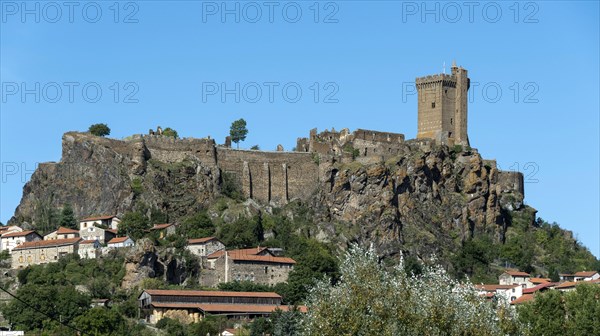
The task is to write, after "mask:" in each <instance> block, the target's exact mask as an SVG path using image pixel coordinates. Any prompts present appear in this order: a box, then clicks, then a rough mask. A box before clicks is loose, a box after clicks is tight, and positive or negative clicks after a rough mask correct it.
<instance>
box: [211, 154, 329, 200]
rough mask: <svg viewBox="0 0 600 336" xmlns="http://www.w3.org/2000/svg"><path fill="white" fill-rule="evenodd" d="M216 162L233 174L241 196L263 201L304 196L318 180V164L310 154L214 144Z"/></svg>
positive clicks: (307, 195) (305, 197)
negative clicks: (240, 148)
mask: <svg viewBox="0 0 600 336" xmlns="http://www.w3.org/2000/svg"><path fill="white" fill-rule="evenodd" d="M217 164H218V167H219V168H220V169H221V170H222V171H224V172H227V173H229V174H231V175H232V176H233V177H234V179H235V180H236V181H237V183H238V184H239V185H240V186H241V187H242V191H243V194H244V197H247V198H252V199H255V200H257V201H259V202H263V203H271V202H273V203H276V204H285V203H287V202H288V201H289V200H292V199H295V198H299V199H307V198H308V197H309V196H310V195H311V194H312V193H313V192H314V190H316V188H317V185H318V182H319V174H318V166H317V164H316V163H315V162H314V159H313V157H312V155H311V154H310V153H301V152H263V151H253V150H235V149H229V148H224V147H217Z"/></svg>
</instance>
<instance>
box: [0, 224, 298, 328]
mask: <svg viewBox="0 0 600 336" xmlns="http://www.w3.org/2000/svg"><path fill="white" fill-rule="evenodd" d="M119 223H120V220H119V218H118V217H116V216H101V217H92V218H85V219H82V220H81V221H80V222H79V230H73V229H68V228H64V227H60V228H58V229H57V230H55V231H52V232H50V233H48V234H46V235H44V236H41V235H40V234H38V233H37V232H35V231H31V230H23V229H22V228H20V227H18V226H6V227H0V250H7V251H8V252H9V253H10V254H11V259H12V267H13V268H15V269H18V268H23V267H27V266H29V265H34V264H44V263H50V262H56V261H57V260H58V259H60V258H61V257H63V256H65V255H68V254H72V253H76V254H78V255H79V256H80V257H81V258H98V257H99V256H101V255H102V254H103V253H105V252H106V251H107V250H109V249H112V248H120V247H129V246H134V242H133V240H131V239H130V238H128V237H118V236H117V235H118V228H119ZM176 228H177V226H176V224H157V225H154V227H152V228H151V229H150V230H149V231H151V232H156V233H157V237H158V238H159V239H162V238H165V237H166V236H168V235H172V234H174V233H175V232H176ZM186 249H187V250H188V251H190V252H191V253H192V254H194V255H196V256H198V257H199V259H200V260H201V261H200V262H201V267H202V272H201V276H200V284H201V285H202V286H206V287H213V288H214V287H217V286H218V285H219V284H220V283H224V282H231V281H251V282H254V283H256V284H262V285H270V286H272V285H276V284H278V283H281V282H286V281H287V279H288V276H289V273H290V271H292V270H293V268H294V265H295V264H296V261H295V260H294V259H292V258H288V257H284V256H282V254H283V250H282V249H279V248H267V247H260V246H257V247H253V248H247V249H236V250H227V249H226V246H225V244H223V243H222V242H221V241H220V240H219V239H217V238H216V237H202V238H197V239H189V240H188V241H187V245H186ZM138 299H139V303H140V308H141V311H142V313H143V315H144V317H145V318H146V320H147V321H148V322H150V323H156V322H157V321H158V320H160V319H162V318H164V317H171V318H177V319H179V320H181V321H182V322H197V321H198V320H199V319H201V318H202V317H204V316H205V315H206V314H218V315H222V316H227V317H228V318H232V319H253V318H255V317H261V316H269V315H270V314H272V313H273V312H275V311H276V310H283V311H285V310H287V309H288V307H287V306H285V305H282V304H281V299H282V298H281V296H280V295H278V294H277V293H273V292H267V293H265V292H257V293H252V292H225V291H189V290H151V289H148V290H145V291H144V292H143V293H142V294H141V295H140V296H139V298H138ZM305 309H306V308H305V307H300V310H301V311H304V310H305Z"/></svg>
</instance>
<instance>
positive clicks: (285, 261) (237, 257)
mask: <svg viewBox="0 0 600 336" xmlns="http://www.w3.org/2000/svg"><path fill="white" fill-rule="evenodd" d="M229 257H230V258H231V259H232V260H239V261H259V262H266V263H277V264H295V263H296V261H295V260H294V259H292V258H285V257H273V256H259V255H247V254H235V255H230V256H229Z"/></svg>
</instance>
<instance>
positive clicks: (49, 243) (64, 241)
mask: <svg viewBox="0 0 600 336" xmlns="http://www.w3.org/2000/svg"><path fill="white" fill-rule="evenodd" d="M80 240H81V238H79V237H76V238H67V239H52V240H38V241H33V242H24V243H22V244H20V245H18V246H17V247H15V248H14V249H15V250H23V249H30V248H40V247H53V246H63V245H73V244H76V243H77V242H78V241H80Z"/></svg>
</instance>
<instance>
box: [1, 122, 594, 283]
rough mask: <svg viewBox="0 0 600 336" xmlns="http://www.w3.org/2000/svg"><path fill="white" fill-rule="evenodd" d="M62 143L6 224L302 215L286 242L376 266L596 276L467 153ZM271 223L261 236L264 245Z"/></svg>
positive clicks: (362, 138) (365, 144)
mask: <svg viewBox="0 0 600 336" xmlns="http://www.w3.org/2000/svg"><path fill="white" fill-rule="evenodd" d="M62 143H63V150H62V158H61V161H59V162H55V163H44V164H40V165H39V167H38V169H37V170H36V171H35V173H34V174H33V175H32V177H31V180H30V181H29V182H28V183H27V184H26V185H25V187H24V192H23V198H22V200H21V203H20V204H19V206H18V208H17V209H16V211H15V215H14V217H13V218H12V219H11V220H10V222H9V224H19V225H22V226H27V225H24V224H23V223H28V225H29V226H30V227H33V228H36V229H38V230H40V231H50V230H51V229H54V224H53V220H52V218H51V217H52V215H51V214H52V213H54V212H55V211H58V210H60V209H61V208H62V207H63V206H65V204H70V205H72V207H73V210H74V212H75V215H76V216H78V217H80V218H81V217H85V216H90V215H94V214H117V215H119V216H121V215H124V214H126V213H129V212H132V211H141V212H143V213H144V214H145V215H146V216H148V217H150V216H152V214H153V213H161V214H163V215H165V216H166V218H167V219H168V221H170V222H181V221H183V220H185V219H186V218H189V217H192V216H194V215H195V214H197V213H199V212H203V211H207V210H210V211H212V212H211V216H212V218H213V219H219V221H220V222H222V223H231V222H233V221H235V220H236V219H237V218H239V217H252V216H257V215H258V216H262V217H263V218H267V217H269V216H271V217H273V218H275V217H277V218H278V219H279V220H280V219H281V218H289V219H294V218H295V217H298V216H300V215H301V216H303V217H304V218H305V219H306V220H305V221H304V222H303V223H302V224H301V225H299V226H301V227H297V228H296V232H295V233H296V234H297V235H303V236H306V237H312V238H315V239H317V240H319V241H321V242H325V243H327V244H331V245H332V246H335V247H336V248H341V249H344V248H345V247H346V246H347V245H348V243H350V242H358V243H360V244H362V245H369V244H374V246H375V247H376V249H377V250H378V251H379V253H380V254H381V255H382V256H384V257H397V256H399V254H400V253H403V254H404V255H405V256H407V257H408V258H416V259H420V260H428V259H429V258H430V257H432V256H433V255H435V256H437V258H438V259H439V260H440V261H441V262H442V264H444V265H445V266H446V267H447V268H448V269H450V270H453V271H454V273H455V274H456V275H459V276H460V275H464V274H467V275H470V276H476V277H478V278H481V279H482V280H483V279H490V278H491V277H495V275H496V273H497V270H496V269H494V267H498V269H499V268H500V266H506V265H509V266H513V267H517V268H522V269H523V268H527V269H529V270H530V271H537V272H539V273H547V272H549V271H551V270H556V269H558V270H560V271H565V272H567V271H574V270H578V269H591V268H597V267H598V266H597V264H595V263H597V261H596V259H595V258H594V257H593V256H592V255H591V253H589V251H587V249H585V248H584V247H582V246H581V245H580V244H579V243H578V242H577V241H576V240H575V239H574V238H573V237H572V234H571V233H570V232H567V231H563V230H561V229H559V228H558V227H557V226H556V225H551V224H548V223H545V222H544V221H543V220H541V219H539V218H536V215H535V214H536V210H535V209H534V208H532V207H529V206H527V205H525V203H524V189H523V182H522V181H523V180H522V178H523V177H522V175H521V174H520V173H513V172H502V171H500V170H498V169H497V168H496V165H495V162H494V161H492V160H484V159H483V158H482V157H481V156H480V155H479V153H478V152H477V150H476V149H473V148H470V147H467V146H464V147H463V146H448V145H445V144H438V143H436V142H435V141H429V140H426V139H418V140H408V141H404V137H403V136H401V135H397V134H393V133H382V132H375V131H367V130H357V131H355V132H353V133H350V132H349V131H347V130H342V131H340V132H335V131H333V130H332V131H326V132H322V133H320V134H317V133H316V130H313V131H311V134H310V137H309V138H301V139H298V146H297V147H296V150H295V151H292V152H284V151H277V152H265V151H249V150H235V149H232V148H230V146H228V145H217V144H216V142H215V140H214V139H210V138H203V139H194V138H186V139H175V138H173V137H168V136H162V135H136V136H132V137H130V138H128V139H126V140H114V139H108V138H104V137H97V136H93V135H90V134H87V133H78V132H68V133H65V135H64V136H63V142H62ZM226 143H227V142H226ZM219 204H227V206H220V205H219ZM277 225H278V222H277V220H274V223H272V224H270V225H267V227H265V235H264V236H265V237H273V236H276V235H277ZM280 247H283V248H286V246H280ZM494 265H495V266H494ZM565 268H568V269H565Z"/></svg>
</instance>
